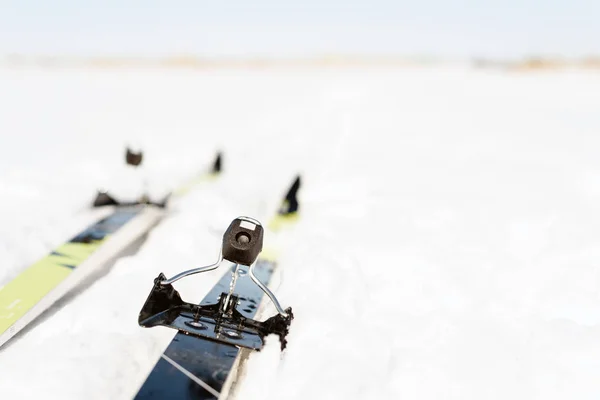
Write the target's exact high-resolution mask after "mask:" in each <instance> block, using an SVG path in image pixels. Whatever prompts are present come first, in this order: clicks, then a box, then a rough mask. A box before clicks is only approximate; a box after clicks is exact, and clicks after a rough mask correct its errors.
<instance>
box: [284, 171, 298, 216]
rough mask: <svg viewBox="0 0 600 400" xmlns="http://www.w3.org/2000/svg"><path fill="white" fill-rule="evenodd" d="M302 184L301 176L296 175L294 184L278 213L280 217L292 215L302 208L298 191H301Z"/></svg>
mask: <svg viewBox="0 0 600 400" xmlns="http://www.w3.org/2000/svg"><path fill="white" fill-rule="evenodd" d="M301 182H302V181H301V179H300V175H296V178H295V179H294V182H293V183H292V185H291V186H290V188H289V189H288V191H287V193H286V194H285V197H284V198H283V201H282V202H281V207H280V208H279V212H278V214H279V215H284V216H285V215H292V214H296V213H297V212H298V209H299V207H300V204H299V203H298V190H300V185H301Z"/></svg>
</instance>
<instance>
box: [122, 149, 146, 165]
mask: <svg viewBox="0 0 600 400" xmlns="http://www.w3.org/2000/svg"><path fill="white" fill-rule="evenodd" d="M143 158H144V153H142V152H141V151H138V152H137V153H136V152H134V151H133V150H131V149H130V148H129V147H127V150H126V151H125V162H126V163H127V165H133V166H134V167H137V166H139V165H140V164H141V163H142V160H143Z"/></svg>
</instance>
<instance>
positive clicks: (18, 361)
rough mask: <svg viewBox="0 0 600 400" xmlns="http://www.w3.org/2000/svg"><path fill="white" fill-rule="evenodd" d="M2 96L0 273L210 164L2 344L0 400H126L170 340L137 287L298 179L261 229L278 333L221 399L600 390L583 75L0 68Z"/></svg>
mask: <svg viewBox="0 0 600 400" xmlns="http://www.w3.org/2000/svg"><path fill="white" fill-rule="evenodd" d="M0 88H2V90H0V132H2V133H1V135H0V196H1V199H2V200H1V201H2V205H3V207H2V208H1V209H0V221H1V223H0V256H1V257H2V260H3V262H2V266H1V267H0V284H2V283H5V282H6V281H8V280H9V279H10V277H12V276H15V275H16V274H17V273H18V272H19V271H20V270H22V269H23V268H25V267H26V266H27V265H28V264H30V263H31V262H33V261H35V260H36V259H37V258H39V257H41V256H43V255H44V254H45V253H47V252H48V251H50V250H51V249H52V248H53V247H54V246H55V245H57V244H59V243H61V242H62V241H63V240H65V239H67V238H68V237H69V236H70V235H71V234H73V233H75V232H77V231H78V230H79V229H80V228H82V227H84V226H86V225H87V224H89V223H90V222H91V221H93V220H94V215H93V213H90V211H89V210H87V208H86V205H87V204H89V202H90V201H91V199H92V198H93V195H94V191H95V189H96V188H97V187H106V188H109V189H110V190H111V191H113V192H114V193H116V194H119V195H120V196H122V197H131V196H135V195H136V194H137V193H138V192H139V191H140V190H141V188H142V187H144V184H143V183H142V182H143V181H146V184H145V185H146V187H147V188H148V190H149V191H150V193H151V194H153V195H154V196H160V195H161V194H164V193H166V192H167V191H168V190H169V188H173V187H176V186H177V185H178V184H180V183H181V182H184V181H185V180H186V179H189V178H190V177H192V176H193V175H194V174H195V173H197V172H199V171H201V170H202V169H204V168H206V167H207V166H208V165H209V163H210V161H211V159H212V157H213V155H214V153H215V152H216V151H217V150H219V149H221V150H223V151H224V154H225V158H224V166H225V173H224V174H223V176H222V178H220V179H219V180H217V181H214V182H206V183H204V184H202V185H200V186H199V187H198V188H196V189H195V190H194V191H192V192H191V193H190V194H189V195H188V196H186V197H184V198H181V199H180V200H178V201H177V202H176V204H175V207H174V210H173V212H172V213H171V214H170V215H169V216H168V217H167V218H166V219H165V220H163V222H162V223H161V224H160V225H159V226H158V227H157V228H156V229H155V230H154V231H153V232H152V233H151V234H150V235H149V237H148V239H147V240H146V242H145V243H144V244H143V245H142V247H141V248H140V250H139V251H138V252H137V253H136V254H134V255H131V256H128V257H125V258H122V259H120V260H119V261H118V262H117V263H116V264H115V265H114V266H113V267H112V268H110V270H109V271H108V272H107V274H106V275H105V276H103V277H101V278H99V279H98V280H97V281H96V282H94V283H93V284H92V285H90V286H89V287H85V288H82V289H81V290H80V291H79V292H77V293H76V294H75V295H72V296H70V297H69V298H68V299H67V301H63V302H61V303H60V306H59V307H55V308H54V309H52V310H51V311H50V312H49V313H48V314H47V315H46V316H44V317H43V318H41V319H40V321H39V322H38V323H36V324H34V325H33V327H32V328H31V329H28V330H26V332H24V334H22V335H19V336H18V337H17V338H15V340H12V341H11V342H10V344H9V345H8V346H6V347H5V348H4V349H3V350H2V351H0V393H2V398H6V399H29V398H33V397H34V396H35V397H39V396H43V397H44V398H46V399H81V398H86V399H108V398H110V399H128V398H131V397H132V396H133V395H134V394H135V392H136V391H137V389H138V387H139V386H140V385H141V383H142V382H143V381H144V379H145V377H146V375H147V374H148V372H149V371H150V369H151V368H152V366H153V364H154V362H155V361H156V360H157V359H158V357H159V355H160V353H161V352H162V350H163V349H164V348H165V347H166V345H167V344H168V342H169V341H170V339H171V337H172V336H173V332H172V331H170V330H168V329H166V328H165V329H163V328H153V329H142V328H140V327H138V325H137V314H138V312H139V310H140V308H141V306H142V304H143V302H144V300H145V298H146V296H147V294H148V292H149V290H150V288H151V286H152V280H153V278H154V277H155V276H156V275H158V273H159V272H164V273H165V274H166V275H173V274H175V273H177V272H180V271H181V270H184V269H189V268H191V267H195V266H198V265H205V264H209V263H211V262H212V261H214V259H215V257H216V255H217V252H218V249H219V240H220V235H221V234H222V231H223V230H224V229H225V228H226V227H227V225H228V223H229V222H230V221H231V220H232V219H233V218H235V217H237V216H238V215H249V216H252V217H256V218H258V219H259V220H261V221H263V222H265V223H266V222H267V221H268V219H269V217H270V216H271V215H272V213H273V211H274V210H275V208H276V206H277V204H278V201H279V198H280V197H281V195H282V194H283V192H284V191H285V188H286V186H287V185H288V184H290V183H291V181H292V179H293V177H294V175H295V174H296V173H297V172H301V173H302V177H303V183H304V185H303V188H302V191H301V198H300V199H301V204H302V218H301V219H300V221H299V223H298V224H297V226H295V227H294V228H292V229H289V230H287V231H284V232H282V233H281V234H280V235H278V236H275V235H274V234H272V233H267V236H266V237H265V241H266V243H267V245H269V243H270V244H271V245H275V246H277V247H279V249H280V254H281V256H280V265H281V270H280V273H279V275H278V277H277V278H278V283H277V284H276V285H275V287H274V289H275V291H276V293H277V295H278V297H279V299H280V301H281V302H282V304H283V305H284V306H287V305H291V306H293V308H294V313H295V315H296V318H295V320H294V323H293V325H292V330H291V333H290V336H289V346H288V349H287V350H286V351H285V352H284V353H283V354H281V353H280V352H279V350H278V346H277V344H276V343H275V339H273V340H270V341H269V345H268V346H267V347H266V348H265V349H264V351H262V352H261V353H256V354H253V355H252V357H251V358H250V360H249V362H248V364H247V368H246V370H245V374H246V375H245V379H244V380H243V382H242V384H241V386H240V388H239V391H238V398H240V399H282V398H285V399H306V398H314V399H334V398H335V399H346V398H352V399H374V398H379V399H396V398H403V399H441V398H443V399H481V398H486V399H506V398H514V399H563V398H567V397H569V398H577V399H597V398H598V397H600V381H599V380H598V379H597V377H598V376H599V374H600V361H598V360H600V272H599V271H600V233H599V232H600V231H599V230H598V227H599V226H600V213H599V212H598V208H599V206H598V205H599V204H600V158H599V157H598V156H597V153H598V148H599V145H600V136H599V135H598V131H599V130H600V114H598V106H597V105H598V104H600V76H599V75H597V74H596V73H592V72H582V71H569V70H566V71H553V72H552V71H549V72H538V73H530V74H527V73H516V72H501V71H483V70H472V69H469V68H467V67H460V66H455V67H430V68H421V69H410V68H383V67H381V68H378V67H369V68H346V69H344V68H341V69H332V68H330V69H327V68H323V69H317V68H308V67H304V68H291V67H289V68H279V69H263V70H260V69H255V70H242V69H231V70H227V69H223V70H200V71H193V70H190V71H182V70H179V71H177V70H168V69H164V70H161V69H151V68H148V69H140V70H135V69H130V70H128V69H115V70H78V69H73V70H68V69H54V70H52V69H47V70H42V69H34V68H31V69H10V68H4V69H1V70H0ZM127 144H129V145H131V146H134V147H139V148H143V149H144V151H145V157H146V159H145V161H144V166H143V167H142V168H141V170H140V171H133V170H131V169H128V168H126V167H124V166H122V165H121V164H122V158H123V151H124V147H125V146H126V145H127ZM49 211H51V213H49ZM222 272H223V271H222V270H217V271H213V272H211V273H208V274H204V275H200V276H197V277H193V278H189V279H185V280H182V281H180V282H178V283H177V285H176V286H177V289H178V290H180V292H181V293H182V296H183V297H184V298H185V299H186V300H188V301H192V300H200V299H201V298H202V297H203V294H204V293H205V292H206V291H208V289H209V288H210V287H211V286H212V284H213V283H214V282H215V281H216V280H217V279H218V278H219V277H220V275H221V274H222ZM268 311H269V312H273V309H272V308H270V309H269V310H268ZM166 384H168V383H166Z"/></svg>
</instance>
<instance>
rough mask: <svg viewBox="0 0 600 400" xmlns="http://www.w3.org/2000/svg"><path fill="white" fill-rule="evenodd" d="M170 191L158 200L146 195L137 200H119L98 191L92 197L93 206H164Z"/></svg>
mask: <svg viewBox="0 0 600 400" xmlns="http://www.w3.org/2000/svg"><path fill="white" fill-rule="evenodd" d="M170 197H171V193H169V194H168V195H166V196H165V198H164V199H162V200H160V201H151V200H150V199H149V198H148V196H146V195H144V196H142V197H141V198H140V199H139V200H138V201H119V200H116V199H115V198H114V197H112V196H111V195H110V194H108V192H104V191H100V192H98V194H97V195H96V198H95V199H94V203H93V207H105V206H117V207H131V206H139V205H141V204H148V205H153V206H156V207H159V208H165V207H166V206H167V204H168V202H169V198H170Z"/></svg>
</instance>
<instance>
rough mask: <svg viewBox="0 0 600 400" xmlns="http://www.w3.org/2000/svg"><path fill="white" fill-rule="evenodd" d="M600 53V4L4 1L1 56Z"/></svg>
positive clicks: (514, 0)
mask: <svg viewBox="0 0 600 400" xmlns="http://www.w3.org/2000/svg"><path fill="white" fill-rule="evenodd" d="M8 53H22V54H66V55H70V54H77V55H97V54H103V55H120V54H128V55H132V54H135V55H166V54H197V55H242V56H243V55H268V56H295V55H312V54H323V53H351V54H365V53H366V54H400V55H431V56H442V57H457V58H460V57H469V56H495V57H518V56H523V55H530V54H543V55H565V56H581V55H586V54H591V53H596V54H598V53H600V0H570V1H569V0H563V1H557V0H545V1H536V0H521V1H519V0H490V1H469V0H453V1H443V0H420V1H390V0H371V1H356V0H345V1H342V0H321V1H319V0H302V1H295V2H284V1H275V0H255V1H252V0H218V1H217V0H213V1H204V0H181V1H177V0H171V1H167V0H165V1H157V0H134V1H125V0H121V1H118V0H105V1H85V0H55V1H49V0H37V1H34V0H10V1H8V0H0V54H8Z"/></svg>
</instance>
